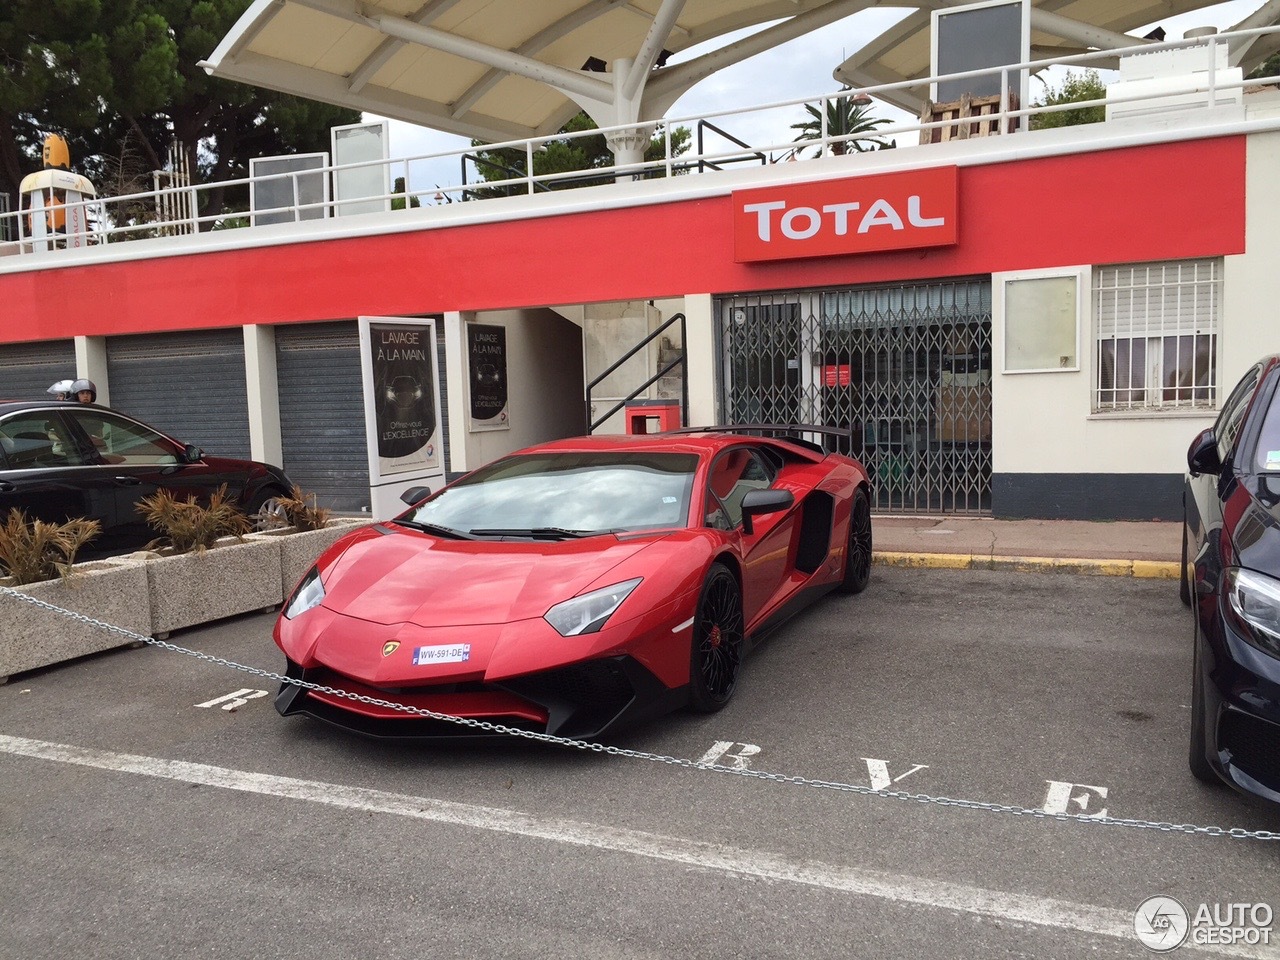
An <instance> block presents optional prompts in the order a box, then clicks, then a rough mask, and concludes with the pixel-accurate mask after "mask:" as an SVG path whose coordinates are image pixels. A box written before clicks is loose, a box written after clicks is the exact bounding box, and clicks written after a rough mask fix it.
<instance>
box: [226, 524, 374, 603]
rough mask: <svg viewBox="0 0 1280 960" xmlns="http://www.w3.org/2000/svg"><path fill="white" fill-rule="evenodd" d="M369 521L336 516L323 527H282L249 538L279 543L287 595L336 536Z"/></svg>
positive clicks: (283, 588) (284, 593)
mask: <svg viewBox="0 0 1280 960" xmlns="http://www.w3.org/2000/svg"><path fill="white" fill-rule="evenodd" d="M372 522H373V521H372V520H365V519H362V518H360V517H340V518H338V519H334V520H330V521H329V522H328V523H327V524H326V525H325V527H324V529H323V530H302V531H299V530H295V529H294V528H293V527H285V528H283V529H281V530H268V531H266V532H264V533H254V534H250V535H249V539H250V540H257V539H264V540H265V539H271V540H275V541H278V542H279V544H280V590H281V595H282V596H284V597H286V598H287V597H288V596H289V594H291V593H292V592H293V588H294V587H296V586H297V585H298V581H299V580H301V579H302V577H303V576H304V575H305V574H306V572H307V571H308V570H310V569H311V565H312V564H313V563H315V562H316V558H317V557H319V556H320V554H322V553H324V552H325V551H326V550H328V549H329V547H330V546H332V545H333V543H334V542H335V541H337V540H338V539H339V538H340V537H344V536H346V535H347V534H348V533H350V532H351V531H353V530H356V529H358V528H360V527H364V526H368V525H369V524H370V523H372Z"/></svg>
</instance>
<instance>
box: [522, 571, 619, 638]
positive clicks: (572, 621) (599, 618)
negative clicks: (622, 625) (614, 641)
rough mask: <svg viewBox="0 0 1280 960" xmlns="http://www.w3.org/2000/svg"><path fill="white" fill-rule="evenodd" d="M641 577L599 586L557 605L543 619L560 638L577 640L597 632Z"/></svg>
mask: <svg viewBox="0 0 1280 960" xmlns="http://www.w3.org/2000/svg"><path fill="white" fill-rule="evenodd" d="M642 579H643V578H642V577H636V578H635V579H634V580H627V581H625V582H623V583H615V584H614V585H613V586H611V587H601V588H600V589H599V590H592V591H591V592H590V593H584V594H583V595H582V596H580V597H574V598H573V599H572V600H566V601H565V602H564V603H557V604H556V605H555V606H554V607H552V608H551V609H550V610H548V611H547V612H546V614H545V615H544V616H543V619H544V620H546V621H547V623H549V624H551V625H552V626H553V627H555V628H556V632H557V633H558V634H560V636H562V637H576V636H579V635H581V634H584V633H596V632H598V631H599V630H600V628H601V627H603V626H604V625H605V622H606V621H607V620H608V619H609V618H610V617H611V616H613V612H614V611H615V610H617V609H618V607H620V606H621V605H622V601H623V600H625V599H627V597H628V596H630V595H631V591H632V590H634V589H635V588H636V587H638V586H639V585H640V581H641V580H642Z"/></svg>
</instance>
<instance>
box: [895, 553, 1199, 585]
mask: <svg viewBox="0 0 1280 960" xmlns="http://www.w3.org/2000/svg"><path fill="white" fill-rule="evenodd" d="M871 559H872V561H873V562H874V563H880V564H884V565H885V566H888V567H915V568H921V569H934V570H1017V571H1019V572H1022V573H1077V574H1085V575H1088V576H1096V577H1138V578H1143V579H1153V580H1177V579H1178V573H1179V569H1180V567H1181V564H1180V563H1177V562H1175V561H1166V560H1081V559H1075V558H1062V557H995V556H978V555H975V554H968V553H899V552H895V551H876V552H874V553H872V555H871Z"/></svg>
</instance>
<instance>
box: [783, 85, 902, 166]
mask: <svg viewBox="0 0 1280 960" xmlns="http://www.w3.org/2000/svg"><path fill="white" fill-rule="evenodd" d="M851 89H852V87H841V88H840V91H839V93H840V94H844V93H848V92H849V91H850V90H851ZM825 102H826V105H827V110H826V114H827V125H826V136H828V137H838V138H839V139H835V140H831V141H830V142H829V147H830V150H831V152H832V153H833V154H835V155H837V156H841V155H843V154H845V153H847V152H848V151H849V149H850V148H852V149H853V150H855V151H857V152H858V153H866V152H868V151H870V150H887V149H889V148H891V147H892V146H894V144H893V141H891V140H882V139H880V138H879V137H873V136H871V135H870V134H872V133H873V132H874V131H875V129H876V128H877V127H881V126H884V125H885V124H886V123H889V122H890V121H889V120H888V119H887V118H885V117H872V116H871V98H870V97H868V96H867V95H866V94H854V95H852V96H847V97H846V96H840V95H839V94H837V95H835V96H832V97H828V98H827V99H826V101H825ZM804 109H805V111H806V112H807V113H808V114H809V119H808V120H806V121H804V123H793V124H792V125H791V129H792V130H798V131H799V135H798V136H797V137H796V138H795V140H794V141H793V142H794V143H800V142H803V141H812V140H821V139H822V137H823V127H822V111H821V110H819V109H818V107H816V106H814V105H813V104H811V103H806V104H805V105H804ZM817 151H818V155H819V156H821V155H822V152H823V147H822V144H818V147H817Z"/></svg>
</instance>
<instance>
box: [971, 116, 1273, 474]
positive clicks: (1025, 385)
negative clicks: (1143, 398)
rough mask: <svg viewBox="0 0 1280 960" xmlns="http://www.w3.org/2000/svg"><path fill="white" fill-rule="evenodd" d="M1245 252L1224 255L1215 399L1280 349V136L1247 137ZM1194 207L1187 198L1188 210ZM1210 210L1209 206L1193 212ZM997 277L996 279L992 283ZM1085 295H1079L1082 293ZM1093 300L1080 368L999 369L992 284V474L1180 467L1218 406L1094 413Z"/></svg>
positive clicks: (1000, 341) (1000, 321) (1087, 309)
mask: <svg viewBox="0 0 1280 960" xmlns="http://www.w3.org/2000/svg"><path fill="white" fill-rule="evenodd" d="M1246 178H1247V183H1246V185H1245V196H1246V197H1247V207H1246V214H1245V243H1246V250H1245V252H1244V253H1243V254H1240V255H1238V256H1230V257H1226V258H1225V259H1224V264H1223V283H1222V289H1223V303H1222V313H1221V316H1220V327H1219V337H1218V378H1219V379H1218V387H1219V400H1220V401H1221V400H1222V399H1225V398H1226V396H1227V394H1228V393H1229V392H1230V390H1231V388H1232V387H1233V386H1234V385H1235V383H1236V381H1237V380H1239V379H1240V377H1241V376H1242V375H1243V374H1244V372H1245V371H1246V370H1247V369H1248V368H1249V367H1250V366H1251V365H1252V364H1253V363H1254V362H1255V361H1256V360H1257V359H1258V358H1259V357H1262V356H1264V355H1265V354H1268V353H1273V352H1280V323H1277V322H1276V313H1275V309H1276V306H1275V305H1276V304H1278V303H1280V267H1278V265H1277V261H1276V251H1277V250H1280V217H1277V216H1276V211H1277V210H1280V133H1276V132H1271V133H1261V134H1255V135H1252V136H1250V137H1249V138H1248V150H1247V166H1246ZM1188 209H1189V214H1190V211H1192V210H1194V204H1192V205H1191V206H1190V207H1189V208H1188ZM1201 213H1208V211H1201ZM998 279H999V276H998V275H997V281H998ZM1086 297H1087V292H1086ZM1094 337H1095V328H1094V318H1093V305H1092V303H1091V302H1086V303H1085V304H1084V311H1083V316H1082V319H1081V337H1080V369H1079V371H1077V372H1070V373H1057V372H1053V373H1038V374H1010V373H1005V372H1004V369H1003V360H1004V342H1005V325H1004V310H1003V297H1002V296H1001V290H1000V285H999V283H998V282H996V283H995V284H994V289H993V318H992V344H993V351H994V355H995V356H994V364H993V365H994V368H995V377H994V382H993V384H992V401H993V407H994V412H993V419H992V469H993V471H994V472H995V473H1001V474H1007V473H1027V474H1046V473H1066V474H1077V473H1099V474H1109V473H1118V474H1125V473H1129V474H1143V473H1166V474H1167V473H1181V472H1182V471H1183V470H1185V469H1186V451H1187V447H1188V446H1189V445H1190V443H1191V440H1192V438H1193V437H1194V436H1195V435H1196V434H1197V433H1198V432H1199V431H1201V430H1203V429H1204V428H1205V427H1207V426H1211V425H1212V424H1213V422H1214V420H1215V419H1216V417H1217V411H1216V410H1212V411H1203V412H1193V411H1185V412H1181V411H1180V412H1173V411H1170V412H1166V413H1149V414H1141V413H1132V414H1094V413H1092V397H1093V394H1092V388H1093V385H1094V383H1095V382H1096V381H1095V377H1096V372H1095V366H1096V359H1097V358H1096V348H1095V345H1094V344H1095V341H1094Z"/></svg>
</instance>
